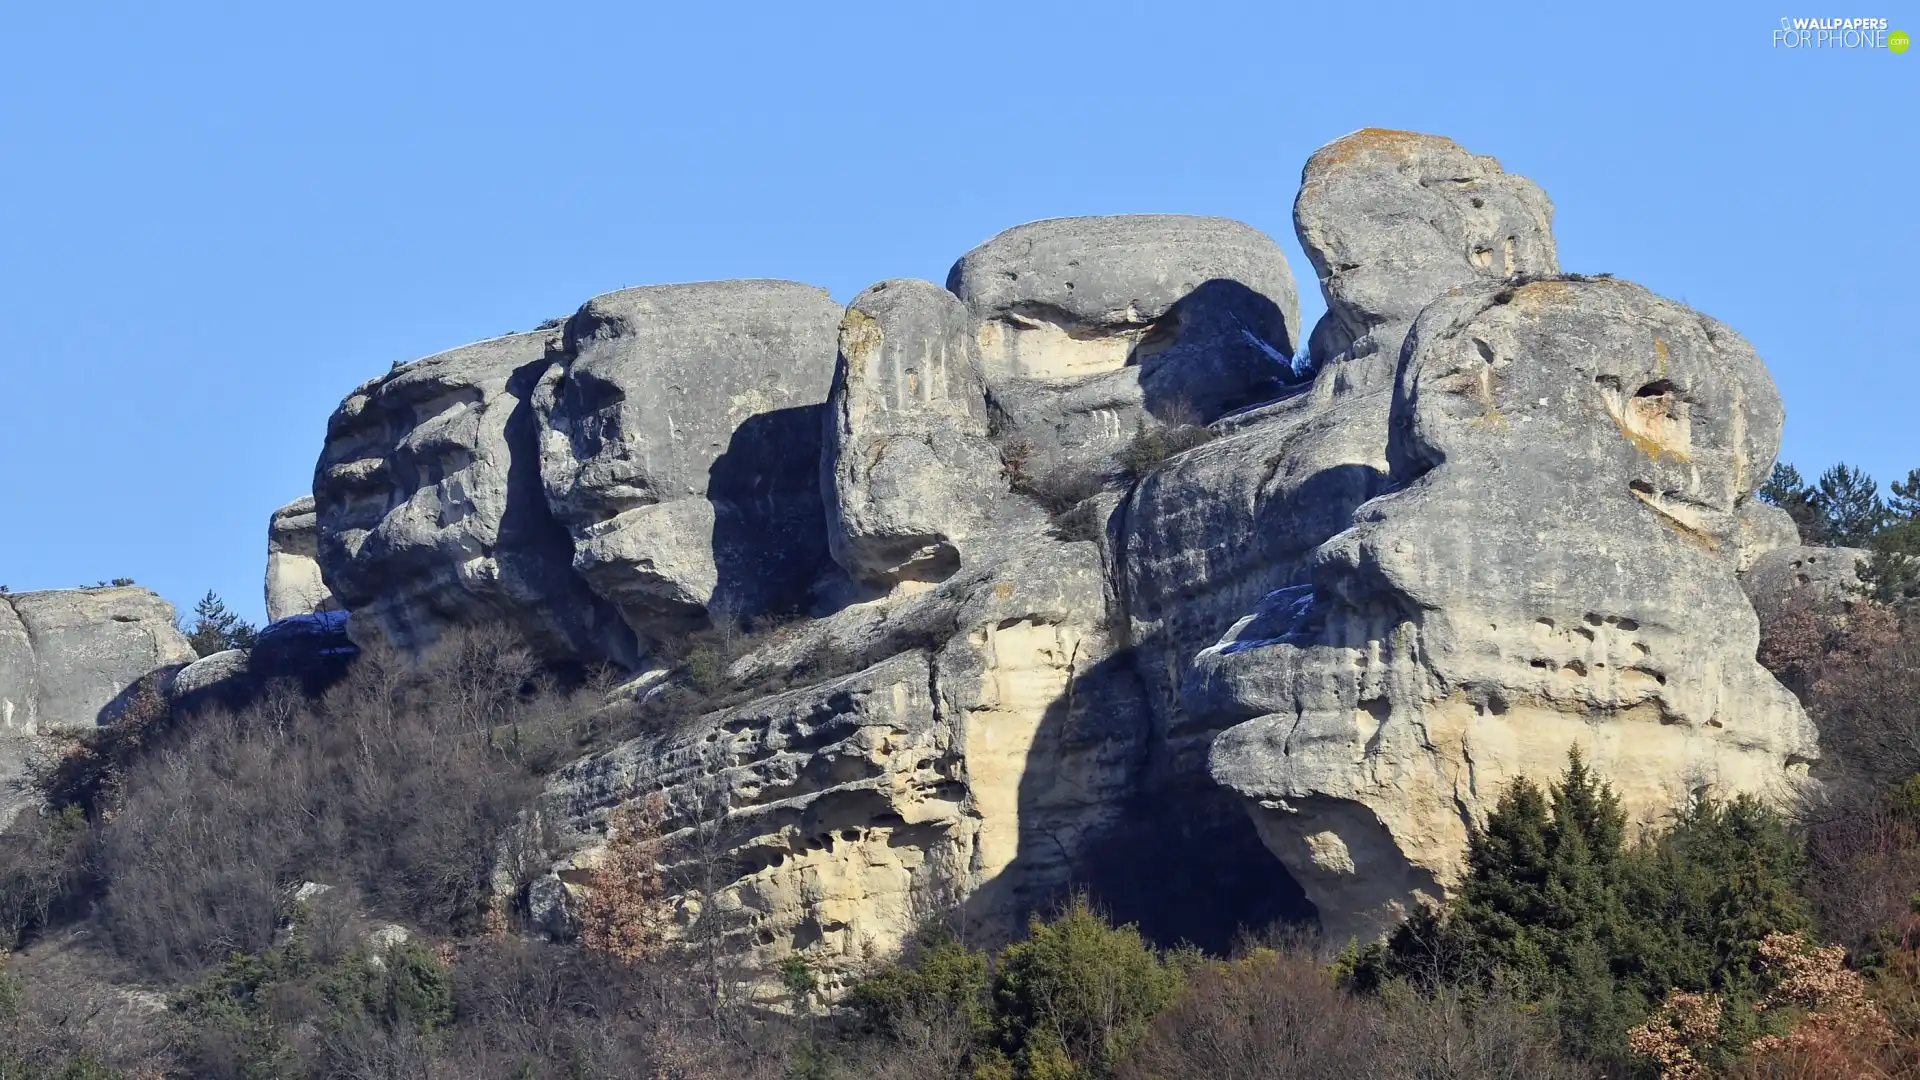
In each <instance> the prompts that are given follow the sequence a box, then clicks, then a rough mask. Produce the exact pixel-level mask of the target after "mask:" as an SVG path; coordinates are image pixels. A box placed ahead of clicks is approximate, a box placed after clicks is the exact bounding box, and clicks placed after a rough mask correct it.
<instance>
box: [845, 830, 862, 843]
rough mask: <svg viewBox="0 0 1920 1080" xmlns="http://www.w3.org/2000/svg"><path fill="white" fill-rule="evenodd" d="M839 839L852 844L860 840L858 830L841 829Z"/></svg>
mask: <svg viewBox="0 0 1920 1080" xmlns="http://www.w3.org/2000/svg"><path fill="white" fill-rule="evenodd" d="M840 839H842V840H845V841H847V842H848V843H852V842H854V841H855V840H858V839H860V830H859V829H841V830H840Z"/></svg>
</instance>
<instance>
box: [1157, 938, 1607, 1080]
mask: <svg viewBox="0 0 1920 1080" xmlns="http://www.w3.org/2000/svg"><path fill="white" fill-rule="evenodd" d="M1588 1075H1590V1074H1589V1073H1588V1072H1586V1071H1585V1070H1584V1069H1583V1068H1582V1067H1580V1066H1578V1065H1577V1064H1575V1063H1574V1062H1572V1061H1571V1060H1570V1059H1568V1058H1567V1057H1566V1056H1565V1055H1564V1053H1563V1052H1562V1051H1560V1050H1559V1049H1558V1047H1557V1046H1556V1045H1555V1044H1554V1041H1553V1039H1552V1036H1551V1033H1549V1032H1547V1031H1545V1030H1543V1029H1542V1028H1541V1027H1540V1025H1539V1024H1538V1023H1537V1022H1536V1021H1535V1020H1534V1019H1533V1018H1531V1017H1530V1016H1528V1015H1527V1014H1526V1013H1525V1012H1524V1011H1523V1010H1522V1009H1521V1008H1520V1007H1519V1006H1517V1005H1516V1004H1515V1003H1513V1002H1511V1001H1508V1000H1506V999H1505V998H1503V997H1500V996H1498V995H1487V994H1479V993H1472V992H1468V991H1463V990H1459V989H1456V988H1452V987H1438V988H1435V989H1434V990H1432V991H1430V992H1416V991H1414V990H1413V989H1411V988H1410V987H1407V986H1405V985H1392V986H1389V987H1388V988H1387V989H1386V991H1385V992H1384V993H1382V994H1381V995H1380V996H1378V997H1373V998H1370V997H1361V996H1357V995H1354V994H1352V993H1349V992H1348V991H1346V990H1344V989H1342V988H1341V987H1340V986H1339V985H1338V984H1337V983H1336V982H1335V979H1334V977H1333V975H1332V974H1331V973H1330V972H1328V971H1327V970H1326V969H1325V968H1323V967H1322V966H1321V965H1320V964H1319V963H1318V962H1317V961H1316V960H1315V959H1314V958H1313V956H1312V955H1311V954H1310V953H1308V952H1306V951H1304V950H1303V949H1301V948H1300V947H1298V946H1295V945H1288V946H1283V947H1282V948H1280V949H1278V950H1273V949H1258V950H1255V951H1254V952H1253V953H1251V954H1249V955H1248V956H1246V957H1244V958H1242V959H1240V960H1236V961H1233V962H1231V963H1228V964H1216V965H1208V966H1207V967H1206V968H1204V969H1203V970H1202V971H1200V972H1199V973H1197V974H1196V975H1195V976H1194V978H1193V979H1192V980H1191V982H1190V983H1189V985H1188V988H1187V990H1186V992H1185V994H1183V995H1182V996H1181V999H1180V1000H1179V1001H1178V1002H1177V1003H1176V1004H1175V1005H1174V1006H1173V1007H1172V1008H1171V1009H1169V1010H1168V1011H1167V1012H1166V1013H1165V1014H1163V1015H1162V1016H1161V1017H1160V1019H1159V1020H1158V1021H1157V1022H1156V1023H1155V1025H1154V1027H1153V1028H1152V1030H1151V1031H1150V1032H1149V1033H1148V1035H1147V1037H1146V1038H1145V1039H1144V1040H1142V1042H1141V1043H1140V1044H1139V1045H1138V1046H1137V1047H1136V1048H1135V1050H1134V1052H1133V1054H1132V1056H1131V1057H1130V1058H1129V1059H1128V1061H1127V1062H1126V1064H1125V1065H1124V1066H1123V1067H1122V1069H1121V1071H1120V1076H1121V1077H1122V1080H1175V1078H1180V1077H1195V1076H1198V1077H1207V1078H1208V1080H1352V1078H1354V1077H1361V1076H1367V1077H1379V1078H1381V1080H1576V1078H1579V1077H1585V1076H1588Z"/></svg>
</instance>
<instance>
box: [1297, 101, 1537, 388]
mask: <svg viewBox="0 0 1920 1080" xmlns="http://www.w3.org/2000/svg"><path fill="white" fill-rule="evenodd" d="M1293 222H1294V229H1295V231H1296V232H1297V233H1298V234H1299V237H1300V244H1301V246H1302V247H1304V248H1305V249H1306V251H1307V257H1308V258H1309V259H1310V260H1312V262H1313V268H1314V272H1315V273H1317V274H1318V275H1319V277H1320V291H1321V293H1322V294H1323V295H1325V297H1326V300H1327V313H1326V315H1325V316H1324V317H1322V319H1321V320H1320V323H1319V324H1318V325H1317V326H1315V327H1314V331H1313V337H1312V340H1311V342H1310V345H1311V346H1312V351H1313V358H1314V360H1315V362H1316V363H1322V364H1325V363H1329V362H1331V361H1333V360H1334V358H1336V357H1339V356H1341V355H1343V354H1344V355H1346V356H1347V357H1348V358H1349V359H1350V360H1351V361H1354V363H1351V364H1348V365H1343V367H1342V369H1341V370H1339V371H1338V372H1337V376H1338V378H1340V379H1341V380H1343V381H1350V382H1354V383H1357V384H1359V385H1373V384H1375V383H1377V382H1378V381H1379V380H1381V379H1383V378H1384V379H1386V380H1391V379H1392V377H1393V372H1394V367H1395V365H1396V363H1397V362H1398V360H1399V354H1400V344H1401V340H1402V339H1403V338H1404V337H1405V335H1406V331H1407V328H1408V327H1409V326H1411V325H1412V323H1413V320H1414V317H1415V316H1417V315H1418V314H1419V313H1420V310H1421V309H1422V308H1424V307H1426V306H1427V303H1428V302H1429V301H1431V300H1432V299H1433V298H1434V297H1436V296H1439V295H1440V294H1442V293H1444V292H1446V291H1447V290H1449V289H1452V288H1454V287H1456V286H1460V285H1466V284H1468V283H1470V282H1474V281H1479V280H1503V279H1506V278H1509V277H1513V276H1516V275H1525V276H1538V275H1548V274H1555V273H1558V272H1559V269H1560V267H1559V263H1558V261H1557V257H1556V255H1555V250H1554V241H1553V204H1552V203H1551V202H1549V201H1548V199H1547V196H1546V194H1545V193H1544V192H1542V191H1541V190H1540V188H1539V186H1538V185H1536V184H1534V183H1533V182H1532V181H1531V180H1528V179H1527V178H1525V177H1523V176H1516V175H1514V174H1511V173H1508V172H1505V171H1503V170H1502V169H1501V168H1500V163H1499V162H1497V161H1495V160H1494V159H1493V158H1490V157H1484V156H1481V155H1478V154H1471V153H1468V152H1467V151H1466V150H1464V149H1462V148H1461V147H1460V145H1459V144H1458V143H1455V142H1454V141H1453V140H1452V139H1447V138H1442V137H1440V136H1437V135H1421V134H1416V133H1414V132H1410V131H1388V130H1384V129H1381V128H1367V129H1364V130H1362V131H1357V132H1354V133H1353V134H1351V135H1348V136H1346V137H1344V138H1340V139H1336V140H1334V141H1333V142H1331V143H1328V144H1327V145H1326V146H1323V147H1321V148H1320V149H1319V150H1317V151H1315V152H1314V154H1313V156H1312V157H1310V158H1309V159H1308V160H1307V165H1306V168H1305V169H1304V170H1303V171H1302V173H1301V177H1300V194H1299V195H1298V197H1296V198H1295V200H1294V204H1293ZM1368 358H1374V359H1373V360H1372V361H1371V362H1367V361H1368Z"/></svg>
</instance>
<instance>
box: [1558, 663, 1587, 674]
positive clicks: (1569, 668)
mask: <svg viewBox="0 0 1920 1080" xmlns="http://www.w3.org/2000/svg"><path fill="white" fill-rule="evenodd" d="M1560 674H1562V675H1571V676H1573V677H1575V678H1579V679H1584V678H1586V677H1587V665H1585V664H1583V663H1581V662H1580V661H1578V660H1569V661H1567V662H1566V664H1564V665H1562V667H1561V668H1560Z"/></svg>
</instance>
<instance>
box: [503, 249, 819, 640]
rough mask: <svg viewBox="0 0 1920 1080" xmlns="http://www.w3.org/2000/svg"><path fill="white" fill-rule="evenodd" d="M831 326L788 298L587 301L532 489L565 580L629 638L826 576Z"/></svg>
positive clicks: (777, 292)
mask: <svg viewBox="0 0 1920 1080" xmlns="http://www.w3.org/2000/svg"><path fill="white" fill-rule="evenodd" d="M840 315H841V309H840V307H839V305H837V304H835V303H834V302H833V300H832V299H831V298H830V297H829V296H828V295H827V293H826V291H825V290H822V289H817V288H814V287H812V286H809V285H800V284H797V283H794V282H789V281H712V282H704V283H700V284H695V285H660V286H648V287H645V288H637V289H626V290H623V291H621V292H616V293H609V294H607V295H605V296H600V297H596V298H594V299H593V300H590V301H588V302H587V304H586V306H585V307H583V308H581V309H580V311H579V313H578V314H576V315H575V316H574V317H573V318H572V319H571V320H569V321H568V323H567V326H566V334H565V343H564V356H563V361H562V363H561V364H560V365H558V366H556V367H555V368H554V370H553V371H552V372H551V373H550V374H549V375H548V377H547V378H546V379H545V380H544V381H543V382H542V383H541V385H540V388H539V391H538V394H537V395H536V402H537V405H538V409H539V415H540V422H541V430H542V437H541V438H542V441H541V464H540V468H541V475H542V477H543V479H544V481H545V486H546V492H547V496H548V499H549V502H550V504H551V506H552V508H553V511H554V513H555V514H556V515H557V516H558V518H559V519H560V520H561V521H563V522H564V523H565V524H566V525H567V527H568V528H569V530H570V531H571V534H572V539H573V545H574V547H573V566H574V568H575V569H576V570H577V571H578V572H579V573H580V574H581V575H582V576H583V577H584V578H585V579H586V581H587V582H588V583H589V584H590V585H591V586H592V587H593V589H594V591H595V592H596V593H597V594H598V595H599V596H601V597H603V598H605V599H606V600H607V601H609V602H611V603H612V604H613V605H615V606H616V607H617V608H618V609H619V611H620V612H621V614H622V615H623V616H624V617H625V618H626V620H627V622H628V623H629V624H630V625H632V626H633V627H634V628H635V629H636V630H638V631H640V632H642V633H645V634H650V635H656V636H658V635H662V634H665V633H669V632H672V631H673V630H677V629H684V628H685V627H686V626H688V625H690V624H692V623H694V622H697V621H698V620H699V619H701V618H704V617H705V615H706V614H707V612H708V609H709V607H710V606H712V605H715V604H718V605H721V606H723V607H724V608H726V609H727V610H728V611H730V612H731V613H733V614H735V615H746V614H753V613H756V612H763V611H776V610H782V609H788V608H793V607H796V606H800V605H801V604H803V603H804V602H805V600H806V599H807V594H808V591H809V589H810V588H811V587H812V585H813V583H814V579H815V578H816V576H817V575H818V574H819V573H820V571H821V569H822V568H823V566H825V565H828V563H827V553H826V543H825V540H826V537H825V530H824V529H823V528H822V527H821V522H822V521H823V520H824V510H823V509H822V506H821V501H820V472H819V470H820V464H819V448H820V435H821V430H822V411H823V403H824V402H825V401H826V399H827V393H828V390H829V388H830V386H831V383H832V379H833V368H834V356H835V353H836V351H837V350H836V338H837V336H838V330H839V325H840Z"/></svg>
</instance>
